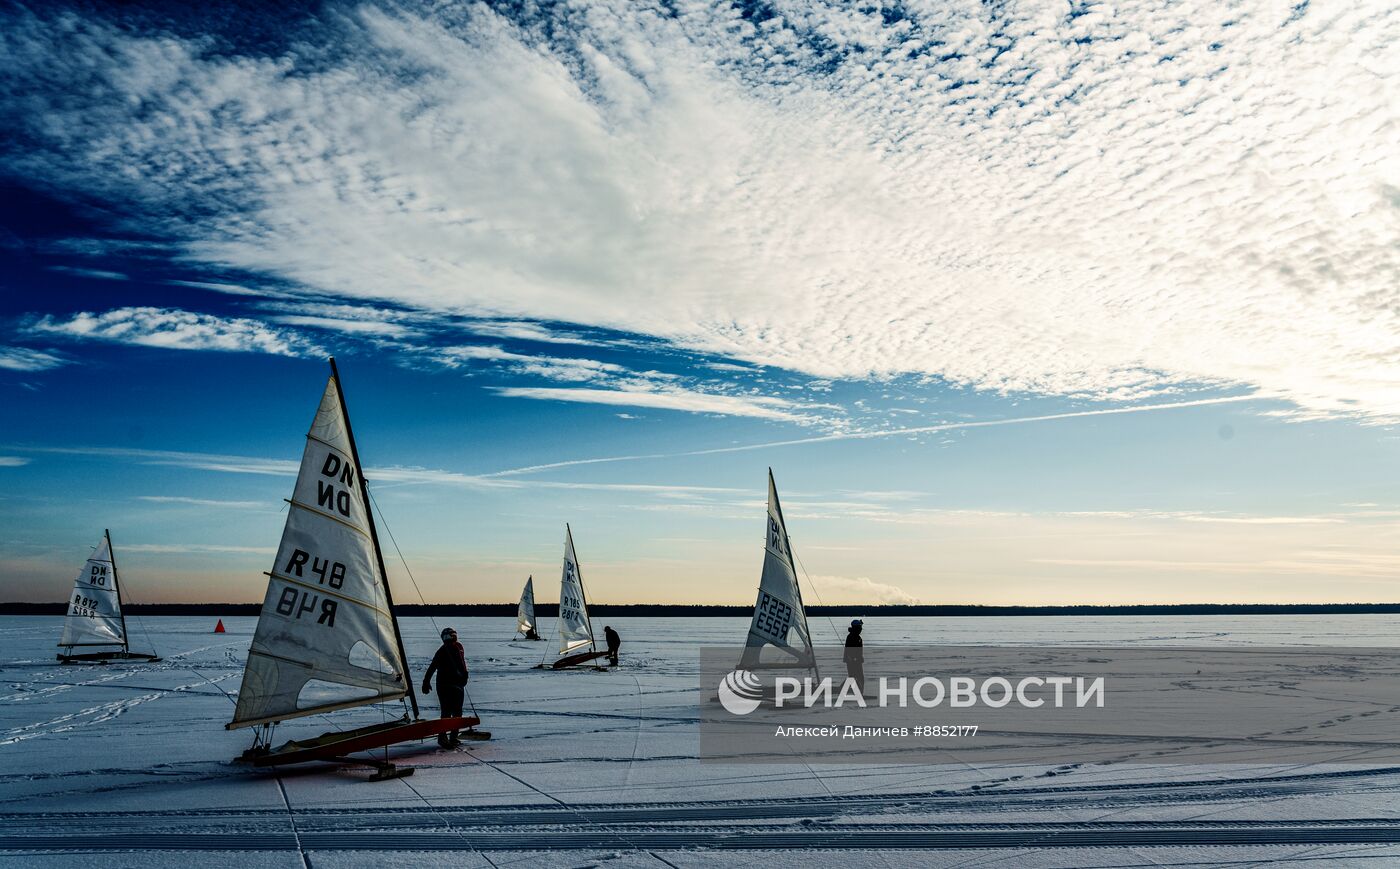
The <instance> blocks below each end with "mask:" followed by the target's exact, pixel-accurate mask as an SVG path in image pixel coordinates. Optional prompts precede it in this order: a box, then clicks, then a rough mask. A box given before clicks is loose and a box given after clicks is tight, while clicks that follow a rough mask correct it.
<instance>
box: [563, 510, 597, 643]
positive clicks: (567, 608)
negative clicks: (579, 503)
mask: <svg viewBox="0 0 1400 869" xmlns="http://www.w3.org/2000/svg"><path fill="white" fill-rule="evenodd" d="M584 646H589V647H593V646H594V641H593V623H592V621H590V620H589V618H588V599H587V598H586V597H585V596H584V593H583V571H582V570H580V569H579V565H578V556H576V555H575V554H574V534H573V531H572V530H571V529H570V528H569V526H568V525H565V526H564V569H563V573H562V575H561V576H560V580H559V654H561V655H567V654H568V653H569V652H572V651H575V650H577V649H581V648H583V647H584Z"/></svg>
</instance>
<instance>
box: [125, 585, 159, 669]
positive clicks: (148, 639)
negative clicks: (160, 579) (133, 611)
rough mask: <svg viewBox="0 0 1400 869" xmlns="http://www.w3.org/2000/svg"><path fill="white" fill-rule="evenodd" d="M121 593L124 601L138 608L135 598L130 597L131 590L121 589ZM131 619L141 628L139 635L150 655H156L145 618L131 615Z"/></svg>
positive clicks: (154, 645)
mask: <svg viewBox="0 0 1400 869" xmlns="http://www.w3.org/2000/svg"><path fill="white" fill-rule="evenodd" d="M123 591H125V592H126V599H127V601H129V602H130V603H131V605H132V606H140V604H138V603H137V602H136V598H134V597H132V596H131V589H129V588H128V589H123ZM117 603H118V605H120V604H121V601H120V599H118V601H117ZM132 618H133V619H135V620H136V623H137V624H138V625H140V626H141V634H142V635H143V636H144V637H145V638H146V647H147V648H149V649H150V650H151V654H152V655H154V654H155V653H156V644H155V643H153V642H151V632H150V630H149V629H148V628H147V627H146V617H145V616H138V615H132Z"/></svg>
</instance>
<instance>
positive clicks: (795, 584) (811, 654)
mask: <svg viewBox="0 0 1400 869" xmlns="http://www.w3.org/2000/svg"><path fill="white" fill-rule="evenodd" d="M352 443H353V441H352ZM361 476H363V475H361ZM768 485H770V486H772V487H773V506H774V507H776V508H778V521H779V522H781V523H782V524H783V548H784V549H786V550H787V557H788V566H790V567H791V568H792V588H793V591H796V592H797V606H798V608H799V609H800V610H801V611H802V620H803V621H804V622H806V620H807V605H806V604H805V603H803V602H802V583H801V581H800V580H798V578H797V559H796V558H795V557H793V554H792V539H791V537H790V536H789V535H788V530H787V517H786V516H784V515H783V499H782V498H780V497H778V484H777V483H775V482H774V481H773V469H772V468H769V469H768ZM807 659H808V661H809V662H810V663H811V665H812V673H813V674H814V675H816V677H817V678H818V679H820V678H821V677H822V674H821V671H820V670H818V669H817V652H816V649H814V648H813V647H812V629H811V628H810V627H809V628H808V629H807Z"/></svg>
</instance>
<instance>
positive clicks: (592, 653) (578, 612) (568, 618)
mask: <svg viewBox="0 0 1400 869" xmlns="http://www.w3.org/2000/svg"><path fill="white" fill-rule="evenodd" d="M585 647H586V648H585ZM607 654H608V652H607V650H606V649H604V650H603V651H601V652H600V651H598V644H597V643H596V641H595V640H594V638H593V622H592V621H591V620H590V619H589V618H588V598H587V596H585V595H584V593H583V571H582V570H580V569H579V564H578V556H576V555H575V554H574V533H573V531H572V530H571V529H570V528H569V526H568V525H567V524H566V525H565V526H564V571H563V574H562V575H561V576H560V579H559V657H558V658H556V659H555V661H554V663H553V664H550V669H553V670H563V669H565V668H566V667H575V666H578V665H579V664H586V663H588V662H589V661H592V660H595V659H597V658H601V657H604V656H605V655H607ZM540 666H544V665H543V664H541V665H540Z"/></svg>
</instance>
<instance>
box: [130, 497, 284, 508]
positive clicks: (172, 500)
mask: <svg viewBox="0 0 1400 869" xmlns="http://www.w3.org/2000/svg"><path fill="white" fill-rule="evenodd" d="M136 497H137V500H139V501H150V502H151V503H152V504H185V505H188V506H191V507H218V508H220V509H223V508H229V507H231V508H234V509H239V510H261V509H265V508H267V507H268V506H269V505H267V504H264V503H262V502H261V501H223V500H219V499H217V498H185V497H181V496H178V495H138V496H136Z"/></svg>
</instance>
